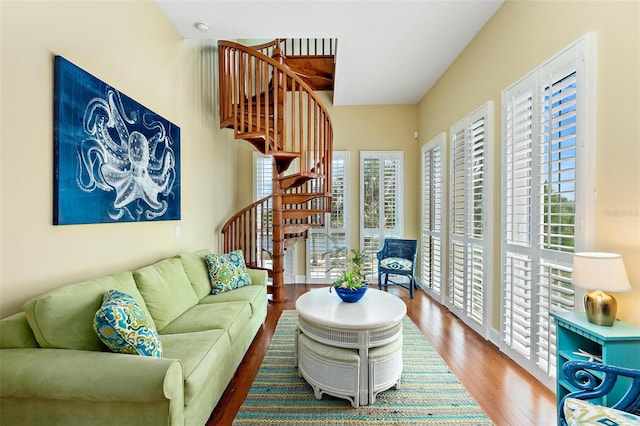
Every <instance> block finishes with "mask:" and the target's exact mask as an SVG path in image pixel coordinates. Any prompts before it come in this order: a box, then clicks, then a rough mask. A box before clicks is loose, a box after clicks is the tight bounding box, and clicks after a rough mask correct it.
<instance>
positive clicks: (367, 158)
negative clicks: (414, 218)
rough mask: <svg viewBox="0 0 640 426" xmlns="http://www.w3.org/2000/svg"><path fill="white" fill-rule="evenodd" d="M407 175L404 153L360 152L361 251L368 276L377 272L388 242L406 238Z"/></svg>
mask: <svg viewBox="0 0 640 426" xmlns="http://www.w3.org/2000/svg"><path fill="white" fill-rule="evenodd" d="M403 173H404V172H403V157H402V152H400V151H386V152H382V151H361V152H360V224H361V225H360V249H361V250H362V251H363V252H364V254H365V255H366V257H367V260H368V261H369V262H368V264H367V265H366V272H367V274H368V275H371V274H373V273H374V272H375V271H377V258H376V255H375V254H376V252H378V250H380V248H381V247H382V242H383V241H384V239H385V238H400V237H401V236H402V232H403V229H402V217H403V213H402V210H403V209H402V207H403V201H402V175H403Z"/></svg>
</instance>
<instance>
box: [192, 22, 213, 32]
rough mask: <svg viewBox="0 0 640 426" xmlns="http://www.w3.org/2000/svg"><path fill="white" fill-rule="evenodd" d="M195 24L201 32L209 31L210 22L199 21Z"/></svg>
mask: <svg viewBox="0 0 640 426" xmlns="http://www.w3.org/2000/svg"><path fill="white" fill-rule="evenodd" d="M193 26H194V27H196V28H197V29H198V31H200V32H203V33H207V32H209V24H207V23H206V22H202V21H198V22H196V23H195V24H193Z"/></svg>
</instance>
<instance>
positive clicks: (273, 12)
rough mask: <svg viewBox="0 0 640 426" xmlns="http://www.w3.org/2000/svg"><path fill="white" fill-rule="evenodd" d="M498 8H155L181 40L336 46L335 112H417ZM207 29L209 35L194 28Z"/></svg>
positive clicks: (390, 2) (430, 1) (300, 0)
mask: <svg viewBox="0 0 640 426" xmlns="http://www.w3.org/2000/svg"><path fill="white" fill-rule="evenodd" d="M503 1H504V0H413V1H408V0H386V1H373V0H355V1H330V0H289V1H284V0H280V1H273V0H254V1H244V0H232V1H229V0H227V1H221V0H156V3H157V4H158V5H159V6H160V8H161V9H162V11H163V12H164V13H165V14H166V15H167V17H168V18H169V20H170V21H171V22H172V23H173V25H174V26H175V27H176V29H177V30H178V32H180V34H182V36H183V37H185V38H189V39H196V38H207V39H215V40H234V39H274V38H276V37H282V38H285V37H286V38H291V37H293V38H337V39H338V48H337V55H336V76H335V88H334V94H333V103H334V104H335V105H381V104H416V103H418V101H420V99H421V98H422V97H423V96H424V95H425V93H427V91H429V89H430V88H431V87H432V86H433V84H434V83H435V82H436V81H437V80H438V78H440V76H441V75H442V74H443V73H444V72H445V71H446V69H447V68H448V67H449V66H450V65H451V63H452V62H453V61H454V60H455V58H456V57H457V56H458V55H459V54H460V52H462V50H463V49H464V48H465V46H466V45H467V44H468V43H469V42H470V41H471V40H472V39H473V37H474V36H475V35H476V34H477V33H478V31H480V29H481V28H482V27H483V26H484V24H485V23H486V22H487V21H488V20H489V18H491V16H492V15H493V14H494V13H495V11H496V10H497V9H498V8H499V7H500V5H501V4H502V3H503ZM197 21H203V22H206V23H207V24H208V25H209V28H210V30H209V31H208V32H206V33H203V32H200V31H198V30H197V29H196V28H195V26H194V24H195V22H197Z"/></svg>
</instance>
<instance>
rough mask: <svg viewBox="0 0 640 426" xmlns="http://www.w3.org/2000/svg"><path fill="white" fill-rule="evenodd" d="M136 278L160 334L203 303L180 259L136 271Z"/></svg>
mask: <svg viewBox="0 0 640 426" xmlns="http://www.w3.org/2000/svg"><path fill="white" fill-rule="evenodd" d="M133 277H134V279H135V280H136V284H137V286H138V290H140V293H141V294H142V297H143V298H144V301H145V303H146V304H147V308H149V312H151V316H152V317H153V321H154V322H155V325H156V329H157V330H158V331H161V330H162V329H163V328H165V327H166V326H167V324H169V323H170V322H171V321H173V320H174V319H176V318H178V317H179V316H180V315H182V314H183V313H184V311H186V310H187V309H189V308H190V307H192V306H194V305H196V304H197V303H198V301H199V300H200V299H198V296H197V295H196V292H195V291H194V290H193V288H192V287H191V283H190V282H189V278H188V277H187V274H186V272H185V270H184V268H183V267H182V261H181V260H180V259H178V258H177V257H174V258H171V259H165V260H161V261H160V262H158V263H154V264H153V265H150V266H145V267H144V268H140V269H138V270H136V271H133Z"/></svg>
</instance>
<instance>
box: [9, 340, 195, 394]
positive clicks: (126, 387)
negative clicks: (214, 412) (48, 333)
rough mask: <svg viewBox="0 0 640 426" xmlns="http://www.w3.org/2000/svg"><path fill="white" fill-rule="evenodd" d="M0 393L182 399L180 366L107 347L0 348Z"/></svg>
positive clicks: (164, 360)
mask: <svg viewBox="0 0 640 426" xmlns="http://www.w3.org/2000/svg"><path fill="white" fill-rule="evenodd" d="M0 397H2V398H39V399H64V400H103V401H130V402H133V401H138V402H150V401H162V400H175V402H176V403H178V404H184V395H183V378H182V365H181V364H180V361H178V360H175V359H168V358H152V357H146V356H138V355H127V354H118V353H110V352H98V351H79V350H68V349H42V348H37V349H2V350H0ZM172 403H173V402H172Z"/></svg>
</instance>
